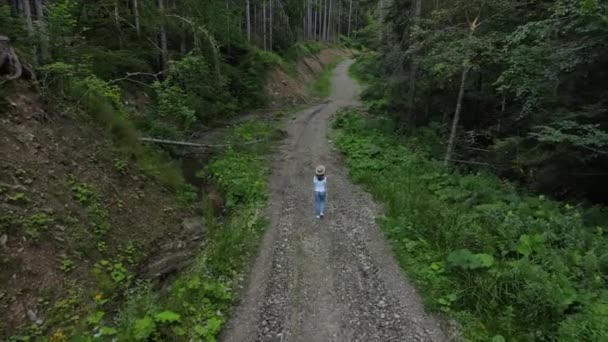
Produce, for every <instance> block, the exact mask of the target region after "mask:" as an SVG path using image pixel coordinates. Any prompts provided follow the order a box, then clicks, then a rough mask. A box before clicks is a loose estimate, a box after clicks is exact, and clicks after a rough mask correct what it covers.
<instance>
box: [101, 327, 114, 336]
mask: <svg viewBox="0 0 608 342" xmlns="http://www.w3.org/2000/svg"><path fill="white" fill-rule="evenodd" d="M99 333H100V334H101V335H103V336H113V335H116V334H118V330H116V329H114V328H111V327H101V328H99Z"/></svg>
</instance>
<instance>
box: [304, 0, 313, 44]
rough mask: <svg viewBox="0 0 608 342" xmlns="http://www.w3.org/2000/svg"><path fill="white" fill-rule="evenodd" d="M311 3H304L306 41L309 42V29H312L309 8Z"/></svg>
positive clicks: (309, 0) (308, 0)
mask: <svg viewBox="0 0 608 342" xmlns="http://www.w3.org/2000/svg"><path fill="white" fill-rule="evenodd" d="M311 1H312V0H307V1H306V30H305V32H306V39H307V40H310V37H311V36H312V34H311V29H312V8H311Z"/></svg>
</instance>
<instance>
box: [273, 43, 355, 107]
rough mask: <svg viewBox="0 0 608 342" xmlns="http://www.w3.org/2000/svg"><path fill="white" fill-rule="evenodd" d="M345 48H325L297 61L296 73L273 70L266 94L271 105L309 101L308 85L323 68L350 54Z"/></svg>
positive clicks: (291, 104) (290, 104) (278, 69)
mask: <svg viewBox="0 0 608 342" xmlns="http://www.w3.org/2000/svg"><path fill="white" fill-rule="evenodd" d="M348 54H349V52H348V51H346V50H343V49H325V50H322V51H321V52H320V53H319V54H318V55H316V56H310V57H305V58H302V59H301V60H300V61H298V62H297V63H296V70H295V74H289V73H287V72H286V71H285V70H281V69H280V68H277V69H274V70H271V71H270V72H269V73H268V75H267V79H266V86H265V90H266V95H267V97H268V98H269V100H270V105H271V107H276V106H282V105H289V106H293V105H297V104H302V103H308V102H309V100H308V86H309V85H310V83H311V82H312V81H314V80H315V77H316V75H318V74H319V73H321V71H323V68H324V67H325V66H327V65H329V64H331V63H333V62H335V61H336V60H338V59H339V58H342V57H344V56H346V55H348Z"/></svg>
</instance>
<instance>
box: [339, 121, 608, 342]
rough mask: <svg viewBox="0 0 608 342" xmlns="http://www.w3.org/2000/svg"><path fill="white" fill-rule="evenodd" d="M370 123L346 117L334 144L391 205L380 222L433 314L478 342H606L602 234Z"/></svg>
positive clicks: (560, 209)
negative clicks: (499, 341) (500, 340)
mask: <svg viewBox="0 0 608 342" xmlns="http://www.w3.org/2000/svg"><path fill="white" fill-rule="evenodd" d="M368 121H369V119H367V118H364V117H363V116H362V115H361V114H360V113H357V112H355V111H352V110H351V111H346V112H343V113H341V114H340V115H339V116H338V119H337V120H336V123H335V127H336V128H339V129H340V131H339V137H338V139H337V144H338V146H339V148H340V149H341V150H342V151H343V152H344V153H345V154H346V157H347V158H346V161H347V164H348V166H349V168H350V172H351V175H352V177H353V178H354V179H355V180H356V181H359V182H361V183H363V184H365V185H366V186H367V187H368V189H369V190H370V191H371V192H372V193H373V194H374V195H375V196H377V197H378V198H379V199H380V200H381V201H383V202H384V203H385V206H386V218H385V219H383V220H382V221H381V226H382V228H383V229H384V230H385V231H386V234H387V236H388V238H389V239H390V240H391V242H392V244H393V246H394V249H395V251H396V254H397V256H398V258H399V260H400V262H401V264H402V265H403V266H404V267H405V268H406V269H407V270H408V271H409V272H410V273H411V274H412V275H413V277H414V279H415V280H416V282H417V284H418V286H419V287H420V288H421V289H422V292H423V294H424V295H425V298H426V302H427V304H428V305H429V306H430V307H431V308H433V309H436V310H440V311H443V312H445V313H447V314H449V315H451V316H453V317H455V318H459V319H460V320H461V322H462V323H463V326H464V327H465V334H466V335H467V337H468V338H469V339H472V340H483V341H487V340H490V339H492V338H493V337H494V336H496V335H501V336H503V337H504V338H506V339H507V340H564V341H579V340H589V341H591V340H595V341H599V340H605V339H607V338H608V316H607V315H606V312H607V311H606V310H608V292H606V281H608V277H607V275H606V273H604V272H602V266H601V264H602V261H601V260H603V259H602V257H603V254H605V251H606V248H607V247H608V238H607V236H606V234H605V233H604V231H605V228H603V227H600V226H593V225H587V224H585V222H584V221H583V217H584V211H583V209H582V208H580V209H577V208H573V207H572V206H569V205H568V204H564V203H560V202H555V201H551V200H547V199H545V198H544V197H542V196H540V197H534V196H530V195H526V194H521V193H519V192H518V191H516V189H515V188H514V187H513V186H512V185H510V184H508V183H505V182H503V181H501V180H500V179H498V178H496V177H495V176H493V175H490V174H483V173H477V174H472V173H470V174H463V173H458V172H454V173H447V172H446V171H445V170H444V169H443V167H442V166H441V164H440V163H439V162H437V161H433V160H429V159H427V157H426V156H425V154H421V153H419V152H415V151H412V150H410V149H408V148H406V147H405V146H404V145H401V144H399V143H398V140H397V139H396V138H395V137H393V136H390V135H386V134H382V133H380V132H379V131H378V130H374V129H370V125H369V124H368ZM595 215H597V213H595ZM607 260H608V259H607ZM475 317H477V318H475Z"/></svg>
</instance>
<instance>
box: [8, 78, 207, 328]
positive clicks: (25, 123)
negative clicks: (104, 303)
mask: <svg viewBox="0 0 608 342" xmlns="http://www.w3.org/2000/svg"><path fill="white" fill-rule="evenodd" d="M15 87H17V89H14V91H12V92H11V93H12V94H14V95H11V96H10V97H9V98H8V99H6V101H7V102H8V107H5V109H4V110H3V111H1V112H0V242H2V243H0V309H1V310H0V340H4V338H6V337H7V336H10V335H11V334H14V333H16V332H17V331H18V330H19V329H18V328H19V327H20V326H21V325H31V324H32V323H35V322H36V321H38V323H37V324H39V325H41V326H42V328H43V329H44V327H43V326H44V325H45V324H46V322H47V321H48V320H49V319H51V317H49V315H50V314H51V311H52V308H53V306H54V303H56V302H58V301H61V300H71V301H73V302H74V303H75V304H74V306H73V307H72V308H71V310H72V312H71V314H72V315H78V313H79V311H80V309H81V308H82V307H84V306H86V305H87V303H90V301H91V300H92V298H93V297H94V295H95V292H96V291H98V289H99V288H98V287H97V282H96V279H95V278H94V276H93V274H92V272H91V271H92V268H93V265H94V263H95V262H97V261H99V260H101V259H108V260H110V261H112V262H123V263H124V265H125V267H127V268H129V269H131V270H132V271H133V272H134V273H136V272H137V270H138V268H139V267H141V266H140V265H141V264H142V263H145V262H146V261H147V260H148V258H152V259H151V260H150V262H157V260H156V259H154V257H153V256H152V254H155V253H156V251H158V250H162V249H161V248H159V246H162V244H163V243H164V242H165V241H177V240H179V237H180V236H181V234H182V231H183V230H184V228H183V225H182V220H183V219H184V218H187V217H192V216H193V215H196V213H193V212H192V211H191V210H188V209H184V208H183V207H182V206H180V205H179V203H178V202H177V200H176V198H175V196H174V194H173V192H171V191H169V190H167V189H165V188H164V187H162V186H161V185H159V184H158V183H157V182H156V181H155V180H154V179H153V178H151V177H148V176H146V175H144V174H143V173H142V172H141V171H140V170H139V168H138V167H137V165H136V163H135V162H133V161H132V160H129V158H128V157H125V155H124V153H119V152H118V151H117V150H116V147H115V145H114V144H113V143H112V139H111V136H110V134H109V132H106V130H105V129H103V128H101V127H99V126H98V125H96V124H95V123H93V122H91V120H89V119H87V118H86V117H85V116H83V115H79V114H72V113H70V114H57V113H51V112H48V111H47V108H46V105H45V104H44V101H43V100H42V99H41V98H39V97H38V96H37V95H36V92H35V89H29V88H28V86H27V85H26V84H25V83H18V84H15ZM74 182H76V183H78V184H83V185H84V186H86V187H87V188H88V189H89V190H90V191H92V192H93V194H94V196H95V197H96V198H97V199H98V201H99V204H100V206H101V208H103V210H105V211H107V218H106V220H107V224H108V231H107V232H105V234H103V236H101V237H100V236H98V235H96V234H97V233H96V232H95V226H94V224H93V223H92V220H91V215H90V213H89V212H88V211H87V208H86V206H85V205H83V204H82V203H79V202H78V200H77V199H76V198H75V193H74V191H73V186H74ZM20 198H21V199H20ZM34 218H37V222H34ZM189 233H191V232H189ZM101 242H103V243H101ZM127 259H128V260H130V261H128V260H127ZM131 261H132V262H131ZM180 262H183V260H180ZM65 263H71V265H68V266H69V267H67V268H66V265H65ZM170 266H172V265H170ZM62 268H63V269H62ZM161 271H162V270H161ZM152 272H156V273H158V267H157V269H154V270H152ZM103 295H104V297H109V296H111V295H112V294H111V293H105V294H103ZM28 311H29V312H30V313H29V314H28ZM62 323H66V324H69V322H67V321H64V322H61V323H60V324H59V325H61V324H62Z"/></svg>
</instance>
